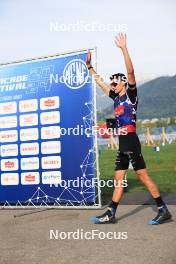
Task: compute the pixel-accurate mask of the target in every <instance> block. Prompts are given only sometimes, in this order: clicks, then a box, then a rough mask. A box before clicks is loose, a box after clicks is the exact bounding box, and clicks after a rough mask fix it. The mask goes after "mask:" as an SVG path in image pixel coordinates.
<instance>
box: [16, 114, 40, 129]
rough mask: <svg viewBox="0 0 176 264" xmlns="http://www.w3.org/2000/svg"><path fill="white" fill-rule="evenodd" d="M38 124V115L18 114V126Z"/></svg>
mask: <svg viewBox="0 0 176 264" xmlns="http://www.w3.org/2000/svg"><path fill="white" fill-rule="evenodd" d="M37 125H38V115H37V114H28V115H21V116H20V126H21V127H23V126H37Z"/></svg>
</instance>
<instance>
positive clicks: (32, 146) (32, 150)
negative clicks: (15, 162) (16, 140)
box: [20, 143, 39, 155]
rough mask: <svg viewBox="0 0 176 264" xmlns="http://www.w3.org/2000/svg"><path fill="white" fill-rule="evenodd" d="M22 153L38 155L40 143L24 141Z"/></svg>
mask: <svg viewBox="0 0 176 264" xmlns="http://www.w3.org/2000/svg"><path fill="white" fill-rule="evenodd" d="M20 153H21V155H37V154H38V153H39V144H38V143H23V144H21V145H20Z"/></svg>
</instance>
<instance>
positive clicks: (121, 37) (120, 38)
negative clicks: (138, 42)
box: [115, 33, 126, 49]
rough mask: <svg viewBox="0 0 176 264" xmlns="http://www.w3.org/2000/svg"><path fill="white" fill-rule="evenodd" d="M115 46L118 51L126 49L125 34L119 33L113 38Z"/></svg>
mask: <svg viewBox="0 0 176 264" xmlns="http://www.w3.org/2000/svg"><path fill="white" fill-rule="evenodd" d="M115 44H116V46H117V47H118V48H120V49H123V48H125V47H126V34H125V33H119V34H118V35H117V36H116V37H115Z"/></svg>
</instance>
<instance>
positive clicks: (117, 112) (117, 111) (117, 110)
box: [115, 105, 124, 116]
mask: <svg viewBox="0 0 176 264" xmlns="http://www.w3.org/2000/svg"><path fill="white" fill-rule="evenodd" d="M123 114H124V106H123V105H119V106H117V107H116V108H115V115H117V116H120V115H123Z"/></svg>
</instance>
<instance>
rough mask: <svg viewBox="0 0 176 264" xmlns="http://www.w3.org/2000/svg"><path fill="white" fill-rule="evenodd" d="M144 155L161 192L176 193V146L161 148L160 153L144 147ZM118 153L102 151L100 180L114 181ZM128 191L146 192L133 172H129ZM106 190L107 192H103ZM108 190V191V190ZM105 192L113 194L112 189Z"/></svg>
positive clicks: (150, 173) (149, 170)
mask: <svg viewBox="0 0 176 264" xmlns="http://www.w3.org/2000/svg"><path fill="white" fill-rule="evenodd" d="M142 153H143V156H144V159H145V161H146V164H147V169H148V172H149V175H150V176H151V178H152V179H153V180H154V181H155V182H156V184H157V186H158V187H159V189H160V191H161V192H176V144H170V145H166V146H165V147H162V146H161V147H160V152H155V151H154V150H153V149H152V147H147V146H143V147H142ZM115 158H116V151H114V150H102V151H101V153H100V157H99V162H100V178H101V179H104V180H108V179H113V175H114V163H115ZM127 179H128V191H129V192H143V191H146V189H145V187H144V185H143V184H142V183H141V182H139V180H138V179H137V177H136V175H135V173H134V171H133V170H131V169H130V170H128V174H127ZM103 189H105V190H103ZM107 189H108V190H107ZM103 192H108V193H109V192H111V193H112V189H111V188H106V187H105V188H102V193H103Z"/></svg>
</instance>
